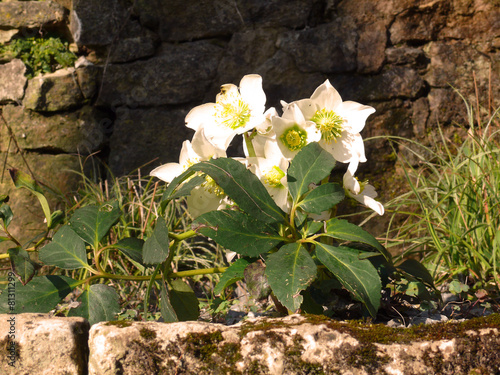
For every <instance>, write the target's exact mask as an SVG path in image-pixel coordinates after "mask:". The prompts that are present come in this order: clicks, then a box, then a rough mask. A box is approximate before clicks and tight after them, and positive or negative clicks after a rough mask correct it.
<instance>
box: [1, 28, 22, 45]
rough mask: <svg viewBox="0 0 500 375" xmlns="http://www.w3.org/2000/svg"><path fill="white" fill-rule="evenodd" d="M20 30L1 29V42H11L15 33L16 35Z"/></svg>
mask: <svg viewBox="0 0 500 375" xmlns="http://www.w3.org/2000/svg"><path fill="white" fill-rule="evenodd" d="M18 32H19V30H16V29H12V30H0V43H7V42H9V41H10V40H11V39H12V37H13V36H14V35H16V34H17V33H18Z"/></svg>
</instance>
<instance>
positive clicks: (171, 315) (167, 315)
mask: <svg viewBox="0 0 500 375" xmlns="http://www.w3.org/2000/svg"><path fill="white" fill-rule="evenodd" d="M160 312H161V317H162V318H163V321H164V322H165V323H173V322H178V321H179V319H178V318H177V314H176V313H175V310H174V308H173V306H172V304H171V303H170V298H169V297H168V291H167V284H165V283H164V282H162V286H161V290H160Z"/></svg>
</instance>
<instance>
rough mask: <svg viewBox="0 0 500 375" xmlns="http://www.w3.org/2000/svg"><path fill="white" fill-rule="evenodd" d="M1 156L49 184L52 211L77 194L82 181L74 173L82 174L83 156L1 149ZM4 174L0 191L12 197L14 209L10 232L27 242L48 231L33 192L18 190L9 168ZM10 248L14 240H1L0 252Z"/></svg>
mask: <svg viewBox="0 0 500 375" xmlns="http://www.w3.org/2000/svg"><path fill="white" fill-rule="evenodd" d="M2 137H3V136H2ZM2 141H3V139H2ZM12 147H14V146H12ZM0 158H1V160H3V161H5V162H6V165H7V168H17V169H19V170H22V171H23V172H25V173H28V174H31V172H32V173H33V175H34V177H35V178H36V179H37V180H38V181H40V182H42V183H43V184H45V185H46V186H48V187H49V189H50V191H52V192H50V191H48V192H47V194H46V196H47V198H48V200H49V205H50V208H51V210H52V211H54V210H56V209H64V205H63V204H62V202H63V201H62V197H63V196H65V195H67V196H72V195H74V193H75V191H76V190H77V188H78V187H79V184H80V183H81V176H79V175H78V174H77V173H75V171H76V172H78V173H82V169H81V164H80V159H79V157H78V156H75V155H67V154H59V155H48V154H38V153H25V154H24V158H23V157H21V155H20V154H19V153H15V154H14V153H8V154H6V153H3V152H0ZM26 164H27V165H26ZM2 177H3V179H0V192H2V194H7V195H9V196H10V201H9V205H10V206H11V208H12V212H14V218H13V220H12V222H11V224H10V226H9V231H10V232H11V233H12V235H13V236H14V237H15V238H17V239H18V240H20V242H21V243H23V244H24V243H26V242H27V241H28V240H31V239H33V238H34V237H35V236H39V235H40V234H41V233H43V231H45V230H47V225H46V224H45V223H44V219H45V217H44V215H43V211H42V208H41V207H40V203H39V202H38V200H37V199H36V197H35V196H34V195H33V194H31V193H30V192H28V191H27V190H26V189H16V188H15V186H14V184H13V183H12V181H11V179H10V177H9V175H8V173H7V171H5V174H4V175H3V176H2ZM38 238H39V237H38ZM9 247H12V243H11V242H1V243H0V251H3V250H6V249H8V248H9Z"/></svg>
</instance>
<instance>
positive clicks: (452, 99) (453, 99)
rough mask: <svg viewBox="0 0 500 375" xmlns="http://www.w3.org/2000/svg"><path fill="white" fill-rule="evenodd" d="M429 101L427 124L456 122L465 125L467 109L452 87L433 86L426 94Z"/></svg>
mask: <svg viewBox="0 0 500 375" xmlns="http://www.w3.org/2000/svg"><path fill="white" fill-rule="evenodd" d="M427 99H428V101H429V111H430V116H429V124H432V126H431V127H435V126H436V125H437V124H440V125H441V126H443V125H450V124H453V123H454V124H458V125H461V126H465V125H467V124H468V121H467V109H466V106H465V103H464V102H463V99H462V98H460V96H459V95H458V93H457V92H456V91H455V90H453V89H452V88H450V87H448V88H433V89H431V90H430V92H429V95H428V96H427Z"/></svg>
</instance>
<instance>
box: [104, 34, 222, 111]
mask: <svg viewBox="0 0 500 375" xmlns="http://www.w3.org/2000/svg"><path fill="white" fill-rule="evenodd" d="M223 53H224V50H223V49H222V48H221V47H218V46H216V45H214V44H211V43H208V42H204V41H200V42H193V43H186V44H178V45H171V44H166V45H163V46H162V48H161V51H160V52H159V54H158V55H157V56H155V57H153V58H151V59H148V60H147V61H138V62H133V63H130V64H110V65H108V67H107V69H106V72H105V74H104V77H103V78H102V79H103V83H102V90H101V92H100V95H99V98H98V101H97V104H98V105H108V106H109V105H111V106H113V107H117V106H121V105H127V106H131V107H134V106H160V105H165V104H180V103H186V102H189V101H196V100H201V99H202V98H203V96H204V94H205V92H206V90H207V88H208V87H209V86H210V84H211V82H212V80H213V78H214V76H215V74H216V72H217V65H218V63H219V61H220V59H221V57H222V54H223ZM187 67H189V71H186V68H187Z"/></svg>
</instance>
